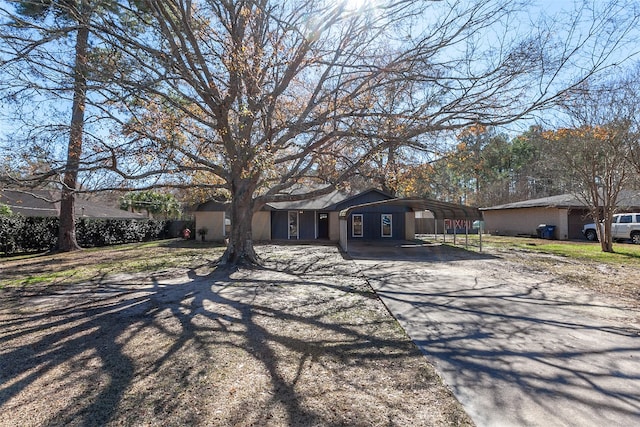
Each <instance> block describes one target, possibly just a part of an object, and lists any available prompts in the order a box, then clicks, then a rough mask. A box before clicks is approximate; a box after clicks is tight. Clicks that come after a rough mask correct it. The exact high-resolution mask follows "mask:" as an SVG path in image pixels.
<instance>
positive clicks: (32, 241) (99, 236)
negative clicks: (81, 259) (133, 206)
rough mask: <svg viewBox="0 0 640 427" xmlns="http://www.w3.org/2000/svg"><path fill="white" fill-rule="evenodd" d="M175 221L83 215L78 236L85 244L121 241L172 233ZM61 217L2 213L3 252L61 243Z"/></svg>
mask: <svg viewBox="0 0 640 427" xmlns="http://www.w3.org/2000/svg"><path fill="white" fill-rule="evenodd" d="M170 223H171V221H158V220H151V219H150V220H138V219H94V218H80V219H79V220H78V221H76V239H77V241H78V244H79V245H80V246H82V247H94V246H107V245H117V244H122V243H133V242H142V241H149V240H158V239H163V238H167V237H169V235H168V229H169V226H170ZM58 224H59V220H58V218H52V217H49V218H43V217H23V216H19V215H11V216H0V253H3V254H4V255H11V254H15V253H26V252H41V251H46V250H50V249H53V248H55V247H56V246H57V243H58Z"/></svg>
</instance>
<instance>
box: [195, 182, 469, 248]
mask: <svg viewBox="0 0 640 427" xmlns="http://www.w3.org/2000/svg"><path fill="white" fill-rule="evenodd" d="M227 210H228V204H224V203H219V202H215V201H210V202H206V203H203V204H201V205H199V206H198V207H197V208H196V211H195V213H194V216H195V221H196V229H200V228H202V227H206V228H207V230H208V232H207V235H206V239H207V240H222V239H223V238H224V237H225V222H228V219H227V218H226V213H225V212H226V211H227ZM423 210H431V211H434V215H436V217H438V218H441V219H442V218H450V219H470V220H473V219H479V218H480V217H481V215H480V212H479V211H478V210H477V209H475V208H469V207H464V206H458V205H453V204H448V203H442V202H436V201H430V200H426V199H399V198H395V197H393V196H391V195H389V194H386V193H384V192H382V191H380V190H377V189H369V190H366V191H363V192H361V193H358V194H355V195H349V194H346V193H344V192H340V191H334V192H332V193H329V194H327V195H324V196H319V197H315V198H310V199H305V200H299V201H294V202H277V203H269V204H267V205H265V206H264V207H263V208H262V209H261V210H260V211H258V212H256V213H255V214H254V215H253V220H252V231H253V239H254V240H256V241H260V240H262V241H265V240H267V241H268V240H305V241H309V240H318V241H322V240H325V241H332V242H340V244H341V245H342V246H343V248H346V244H347V240H350V241H353V240H411V239H414V238H415V212H416V211H423Z"/></svg>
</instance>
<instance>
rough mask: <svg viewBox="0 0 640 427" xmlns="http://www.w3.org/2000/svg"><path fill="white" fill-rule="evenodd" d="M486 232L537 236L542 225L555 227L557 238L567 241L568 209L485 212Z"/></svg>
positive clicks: (541, 208)
mask: <svg viewBox="0 0 640 427" xmlns="http://www.w3.org/2000/svg"><path fill="white" fill-rule="evenodd" d="M482 215H483V217H484V221H485V232H487V233H489V234H497V235H505V236H515V235H519V234H529V235H533V236H535V235H536V228H537V227H538V225H540V224H547V225H555V226H556V233H555V237H556V238H558V239H560V240H566V239H567V238H568V236H569V230H568V227H569V222H568V212H567V209H558V208H543V207H539V208H520V209H503V210H492V211H484V212H483V213H482Z"/></svg>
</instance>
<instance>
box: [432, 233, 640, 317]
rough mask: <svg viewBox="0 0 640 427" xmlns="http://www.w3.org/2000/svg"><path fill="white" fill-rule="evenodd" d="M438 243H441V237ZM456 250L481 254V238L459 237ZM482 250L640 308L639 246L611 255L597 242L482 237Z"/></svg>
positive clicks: (621, 247)
mask: <svg viewBox="0 0 640 427" xmlns="http://www.w3.org/2000/svg"><path fill="white" fill-rule="evenodd" d="M431 237H432V238H433V236H431ZM435 239H437V240H439V241H442V236H438V237H436V238H435ZM446 242H447V244H448V245H453V238H452V236H447V238H446ZM455 246H458V247H467V249H469V250H472V251H479V238H478V236H476V235H469V236H468V239H465V236H457V239H456V245H455ZM482 250H483V252H485V253H490V254H496V255H498V256H501V257H505V258H509V259H518V260H520V262H522V263H523V264H524V265H526V266H528V267H529V268H531V269H535V270H544V271H548V272H549V273H552V274H554V275H555V276H556V277H558V278H561V279H562V280H563V281H564V282H565V283H568V284H572V285H574V286H578V287H580V288H585V289H589V290H591V291H596V292H599V293H602V294H609V295H613V296H615V297H621V298H624V299H625V300H627V301H628V302H630V303H632V304H634V305H640V282H639V281H638V277H640V245H634V244H631V243H614V245H613V250H614V252H613V253H608V252H602V250H601V249H600V244H599V243H598V242H587V241H559V240H544V239H536V238H528V237H507V236H492V235H483V236H482Z"/></svg>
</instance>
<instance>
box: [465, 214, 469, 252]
mask: <svg viewBox="0 0 640 427" xmlns="http://www.w3.org/2000/svg"><path fill="white" fill-rule="evenodd" d="M464 248H465V249H469V220H466V219H465V220H464Z"/></svg>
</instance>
